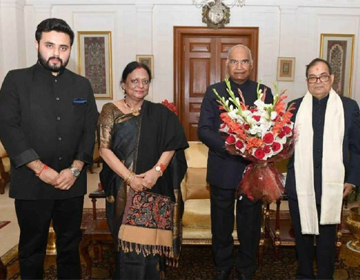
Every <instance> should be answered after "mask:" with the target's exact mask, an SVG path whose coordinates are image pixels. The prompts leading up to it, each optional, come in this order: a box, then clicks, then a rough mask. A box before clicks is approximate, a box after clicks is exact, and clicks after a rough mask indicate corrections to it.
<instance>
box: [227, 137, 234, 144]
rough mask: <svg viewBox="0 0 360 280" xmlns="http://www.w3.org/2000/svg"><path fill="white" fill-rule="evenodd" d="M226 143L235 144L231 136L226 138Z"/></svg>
mask: <svg viewBox="0 0 360 280" xmlns="http://www.w3.org/2000/svg"><path fill="white" fill-rule="evenodd" d="M226 143H228V144H234V143H235V137H234V136H233V135H230V136H228V138H226Z"/></svg>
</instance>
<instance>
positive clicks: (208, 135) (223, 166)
mask: <svg viewBox="0 0 360 280" xmlns="http://www.w3.org/2000/svg"><path fill="white" fill-rule="evenodd" d="M230 83H231V88H232V90H233V92H234V93H235V94H236V95H237V94H238V93H237V92H238V90H237V88H240V89H241V91H242V93H243V95H244V98H245V103H246V104H247V105H250V106H252V105H254V102H255V101H256V98H257V94H256V87H257V83H256V82H254V81H250V80H248V81H246V82H245V83H244V84H242V85H238V84H236V83H234V82H233V81H231V80H230ZM213 88H214V89H216V90H217V92H218V93H219V95H220V96H224V97H225V98H228V97H229V95H228V93H227V92H226V84H225V82H220V83H216V84H214V85H211V86H209V87H208V88H207V90H206V93H205V96H204V99H203V101H202V104H201V112H200V119H199V126H198V137H199V139H200V141H201V142H203V143H204V144H205V145H206V146H208V147H209V156H208V165H207V182H208V183H209V184H211V185H214V186H218V187H220V188H224V189H236V188H237V187H238V185H239V182H240V180H241V178H242V175H243V172H244V169H245V167H246V166H247V165H248V164H249V162H248V161H246V160H245V159H244V158H242V157H241V156H232V155H229V154H228V153H227V151H226V150H225V140H224V138H223V137H222V136H221V135H220V133H219V128H220V113H221V112H220V110H219V103H218V102H217V101H216V100H217V97H216V95H215V93H214V92H213V90H212V89H213ZM261 88H262V89H264V85H261ZM272 100H273V96H272V93H271V89H270V88H268V89H267V95H266V100H265V102H266V103H271V102H272Z"/></svg>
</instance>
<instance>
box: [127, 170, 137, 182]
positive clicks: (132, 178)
mask: <svg viewBox="0 0 360 280" xmlns="http://www.w3.org/2000/svg"><path fill="white" fill-rule="evenodd" d="M134 177H135V173H134V172H132V171H131V172H130V174H129V176H128V177H127V178H126V180H125V183H126V184H128V185H130V183H131V182H132V180H134Z"/></svg>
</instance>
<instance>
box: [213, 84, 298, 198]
mask: <svg viewBox="0 0 360 280" xmlns="http://www.w3.org/2000/svg"><path fill="white" fill-rule="evenodd" d="M225 83H226V86H227V89H226V90H227V92H228V94H229V98H228V99H225V97H221V96H220V95H219V94H218V93H217V91H216V90H215V89H213V91H214V93H215V94H216V95H217V97H218V102H219V103H220V110H223V111H224V112H223V113H221V116H220V117H221V120H222V123H221V125H220V132H221V134H222V135H223V136H224V137H225V139H226V140H225V147H226V149H227V150H228V151H229V152H230V153H231V154H236V155H239V156H242V157H244V158H245V159H247V160H249V161H251V164H249V165H248V166H247V168H246V169H245V172H244V176H243V179H242V180H241V182H240V186H239V191H240V193H244V194H246V195H247V196H248V197H249V198H250V199H253V200H258V199H263V200H264V201H266V202H273V201H274V200H277V199H279V198H280V197H281V195H282V192H283V191H284V186H283V183H282V182H283V176H282V174H280V173H279V172H278V171H277V170H276V168H275V166H274V162H275V161H280V160H283V159H286V158H289V157H290V156H291V155H292V153H293V151H294V141H295V136H294V133H293V127H294V123H293V122H291V121H290V119H291V117H292V113H291V110H293V108H294V107H293V104H291V105H290V106H289V108H288V109H287V110H286V106H285V102H284V99H285V98H286V96H285V95H284V93H285V91H282V92H281V93H280V94H279V93H278V92H279V91H278V88H277V87H276V85H274V86H275V95H274V101H273V103H271V104H266V103H264V100H265V96H266V88H265V90H264V92H262V90H261V89H260V83H258V86H257V100H256V101H255V103H254V106H253V107H251V108H249V106H247V105H245V100H244V97H243V94H242V92H241V91H240V89H239V97H237V96H236V95H235V94H234V92H233V91H232V90H231V86H230V81H229V80H228V79H226V80H225Z"/></svg>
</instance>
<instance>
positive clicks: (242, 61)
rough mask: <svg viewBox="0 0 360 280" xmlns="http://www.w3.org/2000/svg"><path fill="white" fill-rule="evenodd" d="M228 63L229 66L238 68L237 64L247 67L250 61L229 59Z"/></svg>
mask: <svg viewBox="0 0 360 280" xmlns="http://www.w3.org/2000/svg"><path fill="white" fill-rule="evenodd" d="M229 63H230V65H231V66H238V65H239V63H240V64H241V65H242V66H249V65H250V60H249V59H243V60H236V59H230V60H229Z"/></svg>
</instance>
